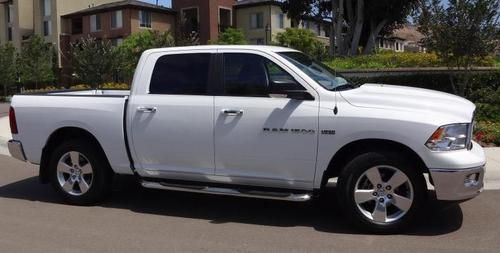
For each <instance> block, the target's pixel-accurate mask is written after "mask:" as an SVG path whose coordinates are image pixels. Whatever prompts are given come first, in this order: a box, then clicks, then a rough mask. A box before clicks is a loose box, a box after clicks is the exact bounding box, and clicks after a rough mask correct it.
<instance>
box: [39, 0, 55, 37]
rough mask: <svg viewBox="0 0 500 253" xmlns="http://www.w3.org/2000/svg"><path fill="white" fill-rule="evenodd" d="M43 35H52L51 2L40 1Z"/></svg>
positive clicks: (48, 0)
mask: <svg viewBox="0 0 500 253" xmlns="http://www.w3.org/2000/svg"><path fill="white" fill-rule="evenodd" d="M41 9H42V22H43V35H44V36H49V35H51V34H52V18H51V16H50V15H51V14H52V7H51V0H41Z"/></svg>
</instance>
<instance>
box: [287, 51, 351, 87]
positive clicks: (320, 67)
mask: <svg viewBox="0 0 500 253" xmlns="http://www.w3.org/2000/svg"><path fill="white" fill-rule="evenodd" d="M278 54H279V55H281V56H283V57H284V58H286V59H287V60H288V61H290V62H291V63H292V64H293V65H295V66H296V67H298V68H299V69H301V70H302V71H304V73H306V74H307V75H308V76H309V77H311V78H312V79H313V80H315V81H316V82H317V83H318V84H319V85H321V86H323V87H324V88H325V89H327V90H332V91H333V90H335V91H338V90H344V89H352V88H354V85H352V84H350V83H349V82H348V81H347V80H346V79H345V78H344V77H342V76H341V75H338V74H337V73H335V70H333V69H331V68H329V67H328V66H326V65H325V64H323V63H321V62H319V61H316V60H313V59H311V57H309V56H307V55H305V54H303V53H300V52H281V53H278Z"/></svg>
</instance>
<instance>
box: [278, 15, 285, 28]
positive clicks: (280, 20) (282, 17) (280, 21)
mask: <svg viewBox="0 0 500 253" xmlns="http://www.w3.org/2000/svg"><path fill="white" fill-rule="evenodd" d="M278 27H279V28H281V29H283V28H285V14H283V13H280V14H278Z"/></svg>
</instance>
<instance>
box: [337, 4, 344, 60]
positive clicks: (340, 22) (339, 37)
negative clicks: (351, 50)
mask: <svg viewBox="0 0 500 253" xmlns="http://www.w3.org/2000/svg"><path fill="white" fill-rule="evenodd" d="M338 7H339V9H338V12H337V17H336V19H337V22H336V27H335V31H336V33H337V36H336V40H337V47H338V52H339V53H340V52H343V51H344V38H343V37H342V26H343V24H344V0H339V5H338Z"/></svg>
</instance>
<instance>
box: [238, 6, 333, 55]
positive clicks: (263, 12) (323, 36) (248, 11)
mask: <svg viewBox="0 0 500 253" xmlns="http://www.w3.org/2000/svg"><path fill="white" fill-rule="evenodd" d="M282 4H283V3H282V2H281V1H277V0H240V1H238V2H236V3H235V5H234V9H235V12H236V15H235V16H236V27H238V28H239V29H241V30H242V31H243V33H244V34H245V36H246V38H247V40H248V42H249V43H250V44H271V43H272V42H274V41H275V39H276V35H277V34H278V33H281V32H284V31H285V29H286V28H291V27H292V21H291V20H290V19H289V18H288V17H287V15H286V14H285V13H283V11H282V9H281V6H282ZM330 24H331V23H328V22H326V21H324V22H316V21H314V20H312V19H307V20H302V21H300V24H298V28H303V29H308V30H310V31H312V32H313V33H314V34H315V35H316V36H317V37H318V39H319V40H320V41H322V42H324V43H325V44H326V45H328V42H329V39H328V36H329V26H330Z"/></svg>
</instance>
